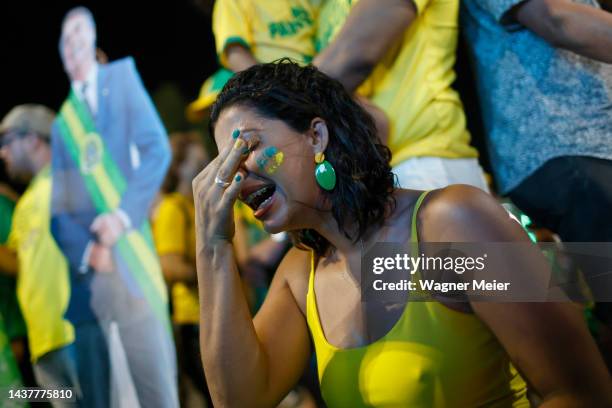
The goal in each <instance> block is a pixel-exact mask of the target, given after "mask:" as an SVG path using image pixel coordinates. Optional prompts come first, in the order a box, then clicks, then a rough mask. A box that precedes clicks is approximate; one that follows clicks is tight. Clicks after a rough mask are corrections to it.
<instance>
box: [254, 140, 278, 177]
mask: <svg viewBox="0 0 612 408" xmlns="http://www.w3.org/2000/svg"><path fill="white" fill-rule="evenodd" d="M284 160H285V155H284V153H283V152H281V151H279V150H278V149H277V148H276V147H275V146H268V147H266V148H265V149H264V150H263V152H262V153H261V155H260V156H259V158H257V160H256V163H257V167H259V169H260V170H262V171H265V172H266V173H268V174H274V173H276V170H278V168H279V167H280V165H281V164H283V161H284Z"/></svg>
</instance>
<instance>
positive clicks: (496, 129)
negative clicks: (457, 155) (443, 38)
mask: <svg viewBox="0 0 612 408" xmlns="http://www.w3.org/2000/svg"><path fill="white" fill-rule="evenodd" d="M604 1H605V2H606V3H608V2H610V3H612V1H611V0H602V4H603V2H604ZM604 5H610V4H604ZM462 24H463V26H464V31H465V35H466V38H467V40H468V41H467V42H468V46H469V48H470V50H471V54H472V56H473V62H474V68H475V71H476V78H477V84H478V91H479V94H480V102H481V105H482V112H483V119H484V124H485V132H486V134H487V137H488V145H489V150H490V155H491V164H492V166H493V170H494V172H495V176H496V180H497V182H498V185H499V189H500V192H501V193H502V194H505V195H509V196H510V197H511V198H512V200H513V201H514V202H515V203H516V204H517V205H518V206H519V207H520V208H521V209H522V210H523V211H525V212H526V213H527V214H528V215H530V216H531V217H532V219H534V221H535V222H536V223H538V224H541V225H543V226H546V227H548V228H550V229H551V230H553V231H555V232H557V233H558V234H559V235H560V236H561V238H562V239H563V240H564V241H612V64H611V63H612V14H611V13H609V12H607V11H605V10H603V9H602V8H601V7H600V5H599V4H598V3H597V2H596V0H576V1H574V2H572V1H569V0H526V1H523V0H463V2H462Z"/></svg>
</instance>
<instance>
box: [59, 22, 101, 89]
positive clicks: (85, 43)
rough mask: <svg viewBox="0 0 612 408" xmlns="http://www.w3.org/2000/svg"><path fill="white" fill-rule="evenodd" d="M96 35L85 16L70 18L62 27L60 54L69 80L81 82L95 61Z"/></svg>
mask: <svg viewBox="0 0 612 408" xmlns="http://www.w3.org/2000/svg"><path fill="white" fill-rule="evenodd" d="M95 39H96V34H95V32H94V28H93V27H92V25H91V22H90V21H89V19H88V18H87V17H86V16H85V15H81V14H77V15H75V16H73V17H70V18H69V19H68V20H67V21H66V22H65V23H64V25H63V27H62V42H61V53H62V59H63V61H64V69H65V70H66V73H67V74H68V76H69V77H70V79H71V80H83V79H84V77H85V76H86V75H87V71H88V70H89V68H90V67H91V64H93V62H94V61H95Z"/></svg>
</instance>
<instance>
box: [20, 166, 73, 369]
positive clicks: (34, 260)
mask: <svg viewBox="0 0 612 408" xmlns="http://www.w3.org/2000/svg"><path fill="white" fill-rule="evenodd" d="M50 221H51V172H50V169H49V167H45V168H44V169H42V170H41V171H40V172H39V173H38V175H36V177H35V178H34V179H33V180H32V182H31V183H30V186H29V187H28V189H27V190H26V191H25V193H24V194H23V196H22V197H21V199H20V200H19V202H18V203H17V205H16V207H15V213H14V215H13V226H12V229H11V232H10V234H9V238H8V246H9V247H10V248H12V249H13V250H14V251H16V252H17V257H18V260H19V274H18V276H17V299H18V300H19V305H20V307H21V311H22V313H23V317H24V318H25V321H26V326H27V330H28V339H29V343H30V353H31V356H32V361H36V360H37V359H38V358H39V357H41V356H42V355H44V354H45V353H48V352H49V351H52V350H55V349H57V348H59V347H62V346H65V345H66V344H70V343H72V342H73V341H74V327H72V324H70V322H68V320H66V319H65V318H64V314H65V312H66V309H67V308H68V302H69V299H70V278H69V272H68V264H67V262H66V259H65V258H64V255H63V254H62V252H61V251H60V249H59V248H58V246H57V244H56V242H55V240H54V239H53V236H52V235H51V229H50V227H51V225H50Z"/></svg>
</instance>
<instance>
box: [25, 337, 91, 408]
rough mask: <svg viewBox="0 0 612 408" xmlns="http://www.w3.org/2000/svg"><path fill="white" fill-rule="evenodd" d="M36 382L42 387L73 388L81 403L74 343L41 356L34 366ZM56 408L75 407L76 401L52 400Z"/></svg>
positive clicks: (78, 401)
mask: <svg viewBox="0 0 612 408" xmlns="http://www.w3.org/2000/svg"><path fill="white" fill-rule="evenodd" d="M33 370H34V376H35V377H36V382H37V383H38V386H39V387H41V388H58V389H62V388H68V387H70V388H72V391H73V393H74V395H75V397H76V400H77V404H79V405H81V403H82V400H81V397H82V393H81V387H80V383H79V377H78V372H77V362H76V349H75V347H74V345H73V344H69V345H67V346H64V347H62V348H59V349H56V350H53V351H50V352H48V353H46V354H45V355H43V356H42V357H40V358H39V359H38V360H37V361H36V363H35V364H34V366H33ZM50 402H51V405H52V406H53V407H54V408H58V407H59V408H63V407H74V406H76V404H75V403H74V402H68V401H63V400H51V401H50Z"/></svg>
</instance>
